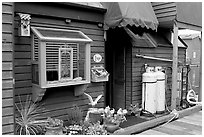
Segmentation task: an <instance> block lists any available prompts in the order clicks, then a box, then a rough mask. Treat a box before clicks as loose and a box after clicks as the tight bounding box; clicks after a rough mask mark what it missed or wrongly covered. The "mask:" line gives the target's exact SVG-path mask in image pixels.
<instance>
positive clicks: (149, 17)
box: [101, 2, 159, 30]
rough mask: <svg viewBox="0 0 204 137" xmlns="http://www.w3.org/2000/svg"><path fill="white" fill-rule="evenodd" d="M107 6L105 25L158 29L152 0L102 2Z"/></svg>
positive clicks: (110, 26)
mask: <svg viewBox="0 0 204 137" xmlns="http://www.w3.org/2000/svg"><path fill="white" fill-rule="evenodd" d="M101 4H102V5H103V7H105V8H107V12H106V15H105V27H106V29H108V28H115V27H125V26H127V25H130V26H133V25H135V26H136V27H138V26H140V27H142V28H144V27H146V28H147V29H149V28H150V29H152V30H157V27H158V24H159V23H158V20H157V18H156V15H155V14H154V11H153V8H152V5H151V3H150V2H102V3H101Z"/></svg>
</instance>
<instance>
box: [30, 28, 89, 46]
mask: <svg viewBox="0 0 204 137" xmlns="http://www.w3.org/2000/svg"><path fill="white" fill-rule="evenodd" d="M38 29H41V30H53V31H62V32H77V33H79V34H81V35H82V36H83V37H85V39H80V38H57V37H44V36H43V35H42V34H41V33H40V32H39V31H38ZM31 30H32V31H33V32H34V33H35V34H36V35H37V37H38V38H39V39H40V40H47V41H73V42H92V39H90V38H89V37H88V36H87V35H85V34H84V33H83V32H81V31H77V30H66V29H54V28H44V27H31Z"/></svg>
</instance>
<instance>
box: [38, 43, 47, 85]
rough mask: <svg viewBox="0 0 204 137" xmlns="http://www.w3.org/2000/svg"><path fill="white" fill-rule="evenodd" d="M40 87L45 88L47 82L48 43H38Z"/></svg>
mask: <svg viewBox="0 0 204 137" xmlns="http://www.w3.org/2000/svg"><path fill="white" fill-rule="evenodd" d="M38 62H39V67H38V68H39V85H40V87H44V86H45V85H46V81H47V78H46V76H47V74H46V42H40V41H39V42H38Z"/></svg>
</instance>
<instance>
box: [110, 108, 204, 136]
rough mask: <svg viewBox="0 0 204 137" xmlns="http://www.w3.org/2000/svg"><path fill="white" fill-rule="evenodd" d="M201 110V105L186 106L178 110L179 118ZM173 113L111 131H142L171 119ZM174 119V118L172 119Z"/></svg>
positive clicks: (122, 132)
mask: <svg viewBox="0 0 204 137" xmlns="http://www.w3.org/2000/svg"><path fill="white" fill-rule="evenodd" d="M201 110H202V105H196V106H194V107H191V108H187V109H184V110H181V111H178V114H179V117H178V118H179V119H180V118H183V117H185V116H188V115H191V114H193V113H196V112H199V111H201ZM174 116H175V115H174V114H173V113H170V114H169V115H165V116H161V117H158V118H155V119H152V120H148V121H146V122H142V123H139V124H136V125H132V126H129V127H126V128H121V129H119V130H117V131H115V132H114V133H113V135H131V134H137V133H140V132H142V131H145V130H147V129H150V128H153V127H156V126H159V125H161V124H163V123H165V122H168V121H169V120H171V119H172V118H173V117H174ZM174 120H175V119H174Z"/></svg>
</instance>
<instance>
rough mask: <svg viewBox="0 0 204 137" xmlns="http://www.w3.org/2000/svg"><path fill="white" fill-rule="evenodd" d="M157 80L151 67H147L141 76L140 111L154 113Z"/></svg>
mask: <svg viewBox="0 0 204 137" xmlns="http://www.w3.org/2000/svg"><path fill="white" fill-rule="evenodd" d="M156 82H157V79H156V75H155V73H154V68H153V67H147V68H146V72H145V73H143V74H142V109H144V110H146V111H149V112H151V113H153V114H154V113H156V86H157V83H156Z"/></svg>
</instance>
